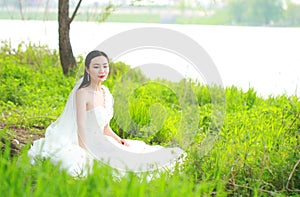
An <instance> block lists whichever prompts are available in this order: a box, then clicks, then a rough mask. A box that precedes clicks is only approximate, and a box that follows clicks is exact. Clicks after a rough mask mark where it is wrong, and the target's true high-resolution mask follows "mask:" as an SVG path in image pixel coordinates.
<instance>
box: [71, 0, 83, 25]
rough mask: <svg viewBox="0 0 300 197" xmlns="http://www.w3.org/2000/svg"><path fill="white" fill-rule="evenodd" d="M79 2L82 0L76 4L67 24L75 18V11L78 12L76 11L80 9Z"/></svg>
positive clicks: (80, 0)
mask: <svg viewBox="0 0 300 197" xmlns="http://www.w3.org/2000/svg"><path fill="white" fill-rule="evenodd" d="M81 2H82V0H79V2H78V4H77V6H76V8H75V10H74V12H73V14H72V17H71V18H70V20H69V23H72V21H73V19H74V18H75V16H76V13H77V11H78V9H79V7H80V4H81Z"/></svg>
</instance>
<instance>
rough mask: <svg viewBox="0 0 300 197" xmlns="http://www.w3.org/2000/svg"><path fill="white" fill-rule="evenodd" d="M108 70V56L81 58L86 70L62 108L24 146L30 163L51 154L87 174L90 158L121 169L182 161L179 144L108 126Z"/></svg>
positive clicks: (62, 165)
mask: <svg viewBox="0 0 300 197" xmlns="http://www.w3.org/2000/svg"><path fill="white" fill-rule="evenodd" d="M108 74H109V58H108V56H107V55H106V54H105V53H104V52H101V51H98V50H94V51H91V52H90V53H89V54H88V55H87V56H86V59H85V71H84V76H83V78H81V79H80V80H79V81H78V82H77V84H76V85H75V87H74V88H73V90H72V91H71V93H70V95H69V98H68V101H67V103H66V106H65V109H64V111H63V113H62V114H61V115H60V117H59V118H58V119H57V120H56V121H55V122H54V123H52V124H51V125H50V126H49V127H48V128H47V129H46V133H45V137H44V138H41V139H39V140H36V141H34V142H33V145H32V146H31V148H30V150H29V151H28V155H29V157H30V158H31V162H32V164H34V163H35V161H36V159H38V158H42V159H44V158H45V159H50V161H51V162H52V163H53V164H59V166H60V168H61V169H64V170H66V171H67V172H68V173H69V174H70V175H72V176H87V175H88V174H89V173H91V169H92V166H93V162H94V161H98V162H102V163H104V164H107V165H109V166H111V167H112V168H113V169H116V170H117V171H118V172H120V173H121V174H122V173H123V174H124V173H126V172H129V171H131V172H135V173H143V172H150V173H151V172H154V171H157V170H158V171H163V170H172V169H174V168H175V166H176V164H177V163H181V162H182V160H183V158H184V156H185V155H186V153H185V152H184V151H183V150H181V149H180V148H165V147H162V146H158V145H156V146H151V145H147V144H146V143H144V142H142V141H138V140H125V139H122V138H120V137H119V136H118V135H117V134H116V133H115V132H114V131H113V130H112V129H111V127H110V124H109V123H110V120H111V119H112V117H113V97H112V95H111V93H110V91H109V89H108V88H107V87H105V86H104V85H102V82H103V81H104V80H105V79H106V78H107V77H108Z"/></svg>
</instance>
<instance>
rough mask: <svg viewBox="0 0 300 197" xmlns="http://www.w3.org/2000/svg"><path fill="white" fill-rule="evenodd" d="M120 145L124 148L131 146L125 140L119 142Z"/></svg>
mask: <svg viewBox="0 0 300 197" xmlns="http://www.w3.org/2000/svg"><path fill="white" fill-rule="evenodd" d="M119 143H120V144H123V145H124V146H129V144H128V143H127V142H126V140H124V139H121V140H120V141H119Z"/></svg>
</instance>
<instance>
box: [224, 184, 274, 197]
mask: <svg viewBox="0 0 300 197" xmlns="http://www.w3.org/2000/svg"><path fill="white" fill-rule="evenodd" d="M228 184H229V185H232V186H234V187H240V188H244V189H250V190H252V191H254V190H255V189H254V188H252V187H248V186H244V185H238V184H235V183H228ZM257 190H259V191H261V192H264V193H268V194H270V195H274V194H277V193H278V191H269V190H265V189H262V188H257Z"/></svg>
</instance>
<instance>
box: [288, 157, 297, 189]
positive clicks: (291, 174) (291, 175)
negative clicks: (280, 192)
mask: <svg viewBox="0 0 300 197" xmlns="http://www.w3.org/2000/svg"><path fill="white" fill-rule="evenodd" d="M299 163H300V159H299V160H298V161H297V162H296V164H295V165H294V168H293V170H292V171H291V173H290V176H289V178H288V181H287V183H286V186H285V187H286V189H287V190H288V191H290V192H300V190H299V189H297V190H291V189H290V188H289V184H290V181H291V179H292V177H293V174H294V172H295V170H296V168H297V166H298V165H299Z"/></svg>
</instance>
